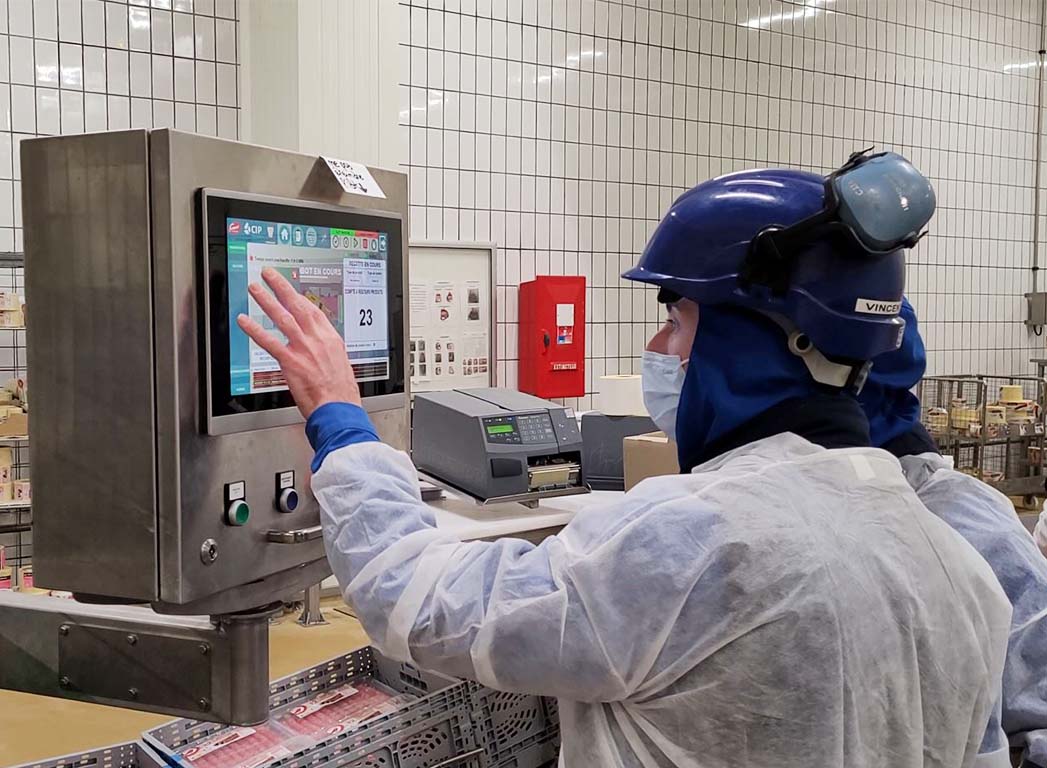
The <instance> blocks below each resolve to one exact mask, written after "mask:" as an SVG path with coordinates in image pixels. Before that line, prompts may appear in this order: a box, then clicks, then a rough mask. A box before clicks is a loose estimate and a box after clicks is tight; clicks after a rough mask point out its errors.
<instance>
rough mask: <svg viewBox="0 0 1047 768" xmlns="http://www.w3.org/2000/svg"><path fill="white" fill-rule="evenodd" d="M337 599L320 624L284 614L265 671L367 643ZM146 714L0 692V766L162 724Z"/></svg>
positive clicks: (292, 667) (130, 736)
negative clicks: (302, 623)
mask: <svg viewBox="0 0 1047 768" xmlns="http://www.w3.org/2000/svg"><path fill="white" fill-rule="evenodd" d="M339 607H342V608H344V605H343V604H342V602H341V600H339V599H337V598H335V599H332V600H325V601H324V604H323V613H324V618H326V619H327V621H328V622H329V623H328V624H326V625H324V626H317V627H302V626H299V625H298V624H297V623H295V619H296V618H297V614H288V615H286V616H284V617H283V618H282V619H280V620H279V622H277V623H276V624H274V625H273V626H272V627H271V629H270V632H269V638H270V645H269V676H270V679H274V678H278V677H283V676H284V675H289V674H291V673H292V672H296V671H297V670H299V669H303V668H305V667H310V666H312V665H313V664H317V663H319V662H321V661H325V660H327V659H329V658H332V657H334V656H338V655H339V654H342V653H345V652H347V651H351V650H354V649H356V648H360V647H362V646H365V645H368V644H369V641H368V639H367V635H365V634H364V631H363V629H362V628H361V626H360V624H359V623H358V622H357V621H356V619H353V618H350V617H349V616H346V615H345V614H343V613H339V612H338V611H336V610H335V609H336V608H339ZM170 719H171V718H170V717H168V716H166V715H150V714H144V713H141V712H133V711H131V710H127V709H118V708H116V707H101V706H97V705H94V704H84V703H81V702H75V701H63V700H61V699H49V698H45V697H42V696H31V695H29V694H24V693H14V692H11V691H0V766H13V765H20V764H21V763H27V762H30V761H36V760H43V759H46V758H50V757H57V756H60V755H67V754H71V753H74V752H80V751H84V750H89V749H95V748H97V747H104V746H108V745H110V744H119V743H121V742H127V741H133V740H134V739H137V738H138V737H139V736H140V735H141V733H142V731H145V730H148V729H150V728H152V727H154V726H157V725H160V724H161V723H165V722H167V721H168V720H170Z"/></svg>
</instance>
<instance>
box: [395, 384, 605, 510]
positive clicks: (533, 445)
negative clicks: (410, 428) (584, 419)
mask: <svg viewBox="0 0 1047 768" xmlns="http://www.w3.org/2000/svg"><path fill="white" fill-rule="evenodd" d="M412 445H413V458H414V462H415V465H416V466H417V467H418V469H419V471H420V472H422V473H424V474H426V475H428V476H430V477H432V478H433V479H434V480H436V481H437V482H439V483H440V484H442V485H445V486H448V487H450V488H451V489H452V490H456V491H460V492H464V493H466V494H468V495H469V496H472V497H473V498H475V499H476V500H477V501H479V502H481V503H484V504H493V503H500V502H523V503H526V504H534V503H536V502H538V501H539V500H540V499H543V498H552V497H555V496H568V495H572V494H578V493H588V492H589V489H588V487H587V486H586V485H585V484H584V483H583V482H582V464H581V461H582V436H581V432H580V431H579V429H578V424H577V422H576V421H575V417H574V412H573V411H572V409H570V408H566V407H564V406H562V405H558V404H557V403H552V402H549V401H548V400H542V399H540V398H537V397H532V396H531V395H525V394H523V393H520V392H516V391H514V390H509V389H494V388H482V389H454V390H446V391H442V392H425V393H418V394H416V395H415V397H414V434H413V440H412Z"/></svg>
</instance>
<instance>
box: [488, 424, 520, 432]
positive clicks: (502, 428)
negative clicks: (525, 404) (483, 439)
mask: <svg viewBox="0 0 1047 768" xmlns="http://www.w3.org/2000/svg"><path fill="white" fill-rule="evenodd" d="M515 431H516V430H515V429H513V425H512V424H496V425H494V426H490V427H488V428H487V434H489V435H507V434H512V433H513V432H515Z"/></svg>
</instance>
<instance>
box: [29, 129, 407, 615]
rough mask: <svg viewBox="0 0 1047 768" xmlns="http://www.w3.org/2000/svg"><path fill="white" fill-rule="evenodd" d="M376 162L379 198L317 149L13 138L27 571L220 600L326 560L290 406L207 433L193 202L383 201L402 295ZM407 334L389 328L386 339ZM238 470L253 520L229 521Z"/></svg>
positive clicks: (287, 588) (403, 401) (312, 571)
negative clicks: (21, 261) (27, 384)
mask: <svg viewBox="0 0 1047 768" xmlns="http://www.w3.org/2000/svg"><path fill="white" fill-rule="evenodd" d="M370 172H371V173H372V175H373V176H374V178H375V179H376V181H377V182H378V184H379V185H380V186H381V188H382V190H383V191H384V193H385V198H378V197H365V196H361V195H350V194H347V193H345V192H343V190H342V188H341V186H340V185H339V184H338V182H337V181H336V180H335V178H334V177H333V176H332V175H331V173H330V172H329V171H328V169H327V167H326V165H325V163H324V161H323V160H322V159H320V158H317V157H315V156H307V155H302V154H297V153H293V152H286V151H281V150H275V149H268V148H264V147H258V146H251V145H248V144H243V143H238V142H233V141H224V140H219V139H214V138H208V137H202V136H196V135H192V134H185V133H179V132H176V131H170V130H156V131H145V130H133V131H121V132H112V133H99V134H89V135H82V136H65V137H53V138H41V139H32V140H27V141H24V142H23V143H22V177H23V199H24V227H25V250H26V297H27V301H26V303H27V307H28V314H29V317H30V318H31V319H30V323H29V331H28V340H27V344H28V349H29V352H28V354H29V380H30V381H31V386H32V388H33V410H32V413H31V414H30V423H31V427H30V430H31V442H30V451H31V455H30V459H31V464H32V467H33V494H34V499H33V505H34V514H33V517H34V525H35V530H34V550H35V551H34V566H35V576H36V580H37V582H38V583H39V584H41V585H42V586H46V587H49V588H54V589H64V590H70V591H74V592H76V593H78V594H80V595H92V596H99V597H102V598H105V599H106V600H109V601H114V600H115V601H126V602H145V603H151V604H153V606H154V608H155V609H156V610H158V611H162V612H170V613H209V614H227V613H232V612H235V611H240V610H246V609H250V608H253V607H256V606H261V605H264V604H266V603H268V602H271V601H273V600H277V599H280V598H282V597H285V596H288V595H291V594H293V593H295V592H298V591H300V590H302V589H303V588H305V587H306V586H308V585H310V584H313V583H316V582H318V581H319V580H321V579H322V578H324V577H325V576H326V575H327V573H328V572H329V570H328V566H327V562H326V558H325V555H324V549H323V543H322V540H321V539H320V538H319V536H318V529H317V526H318V525H319V508H318V506H317V503H316V501H315V499H313V497H312V495H311V494H310V493H309V488H308V482H309V476H310V472H309V464H310V460H311V457H312V451H311V450H310V448H309V445H308V443H307V441H306V438H305V435H304V433H303V428H302V423H301V419H300V417H299V416H298V414H297V412H296V411H294V410H293V409H285V410H279V411H267V412H263V413H260V414H254V415H255V416H257V419H256V421H255V423H253V424H250V425H248V427H249V428H247V429H244V427H243V424H242V423H241V424H240V425H239V426H238V427H237V428H236V429H237V431H232V430H229V431H226V430H224V429H216V428H212V429H211V430H210V431H211V432H212V434H208V418H209V416H210V412H209V404H208V401H207V397H208V395H207V391H206V386H205V382H204V381H203V380H202V379H203V378H205V375H204V372H205V371H206V370H207V369H206V368H205V366H206V365H207V364H208V361H207V359H206V357H207V354H208V347H207V343H206V334H207V333H208V329H207V327H206V326H205V325H204V322H205V308H206V307H205V301H206V300H207V289H206V284H205V281H206V277H205V273H204V272H203V270H202V268H201V264H202V261H201V259H202V254H201V250H202V246H203V237H204V233H203V232H202V231H201V216H200V213H199V206H200V197H201V190H204V189H215V190H228V191H231V192H233V193H236V194H239V195H244V196H250V197H254V198H260V199H265V198H280V199H281V200H282V201H284V202H286V201H287V200H292V201H300V203H301V205H302V206H304V207H313V208H316V207H320V208H330V209H331V210H338V211H347V210H348V211H353V210H356V211H362V212H369V213H372V214H382V215H385V216H388V217H389V218H390V220H395V221H397V222H398V223H400V224H401V225H402V231H401V232H400V238H399V243H400V248H399V251H400V252H399V253H398V254H395V256H397V257H399V258H400V259H401V260H402V263H403V267H402V271H401V274H402V280H403V284H402V285H396V286H389V293H390V295H391V296H395V297H396V300H397V301H398V302H403V297H404V295H405V294H406V291H405V286H406V284H407V279H408V278H407V258H406V255H407V242H408V232H407V178H406V176H404V175H403V174H400V173H396V172H393V171H386V170H383V169H379V168H371V169H370ZM393 257H394V255H393V254H390V258H393ZM397 311H398V312H400V313H401V316H400V320H401V323H402V327H404V328H406V327H407V318H406V314H405V310H404V309H403V308H402V304H401V307H400V308H398V310H397ZM404 347H405V345H404V344H403V339H402V338H400V339H393V340H392V349H393V352H392V354H394V355H397V356H403V355H404ZM405 379H406V380H405V388H406V387H408V386H409V379H407V377H405ZM366 402H367V407H368V409H369V410H371V411H372V415H373V416H374V418H375V421H376V423H377V426H378V430H379V433H380V434H381V436H382V438H383V439H384V440H385V441H387V442H389V443H391V444H392V445H394V446H397V447H400V448H406V447H407V443H408V439H409V415H408V410H407V403H408V393H407V392H406V391H405V392H404V393H403V394H395V395H384V396H381V397H375V398H371V399H369V400H368V401H366ZM223 431H224V432H225V433H224V434H221V432H223ZM214 433H219V434H214ZM286 472H294V477H295V487H296V489H297V490H298V491H299V492H300V495H301V500H302V502H301V504H300V505H299V506H298V508H297V509H296V510H294V511H293V512H291V513H285V512H281V511H280V510H279V508H278V503H277V498H276V496H277V494H278V492H279V488H278V486H277V485H276V483H278V482H279V480H278V476H279V473H286ZM241 482H242V483H243V484H244V486H243V487H244V491H245V500H246V501H247V503H248V505H249V507H250V517H249V519H248V520H247V523H246V524H245V525H241V526H236V525H230V524H228V523H227V520H226V510H227V506H228V504H227V502H228V501H229V494H230V485H233V487H234V488H238V487H239V486H236V484H237V483H241Z"/></svg>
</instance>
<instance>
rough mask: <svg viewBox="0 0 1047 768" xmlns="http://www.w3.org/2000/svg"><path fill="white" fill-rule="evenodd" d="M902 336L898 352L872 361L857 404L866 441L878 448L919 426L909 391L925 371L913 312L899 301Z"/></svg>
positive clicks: (916, 402) (924, 354)
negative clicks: (866, 424)
mask: <svg viewBox="0 0 1047 768" xmlns="http://www.w3.org/2000/svg"><path fill="white" fill-rule="evenodd" d="M901 317H902V319H903V320H904V321H905V336H904V337H903V338H902V344H901V346H900V347H898V349H896V350H893V351H891V352H888V353H887V354H885V355H880V356H879V357H877V358H876V359H875V360H873V365H872V370H871V371H870V372H869V377H868V379H866V381H865V387H863V388H862V391H861V394H860V395H858V402H859V403H860V404H861V406H862V410H864V411H865V415H866V417H867V418H868V419H869V440H870V442H871V443H872V445H874V446H876V447H877V448H879V447H881V446H884V445H887V444H888V443H890V442H891V441H892V440H895V439H896V438H899V437H902V436H904V435H906V434H908V433H909V432H911V431H912V430H913V429H915V428H916V425H917V424H919V423H920V401H919V400H918V399H917V397H916V395H914V394H913V392H912V390H913V387H915V386H916V385H917V384H918V383H919V381H920V379H922V378H923V374H924V373H925V372H926V370H927V351H926V350H925V349H924V346H923V339H922V338H920V329H919V325H918V324H917V322H916V311H915V310H914V309H913V307H912V304H910V303H909V300H908V299H902V310H901Z"/></svg>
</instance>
